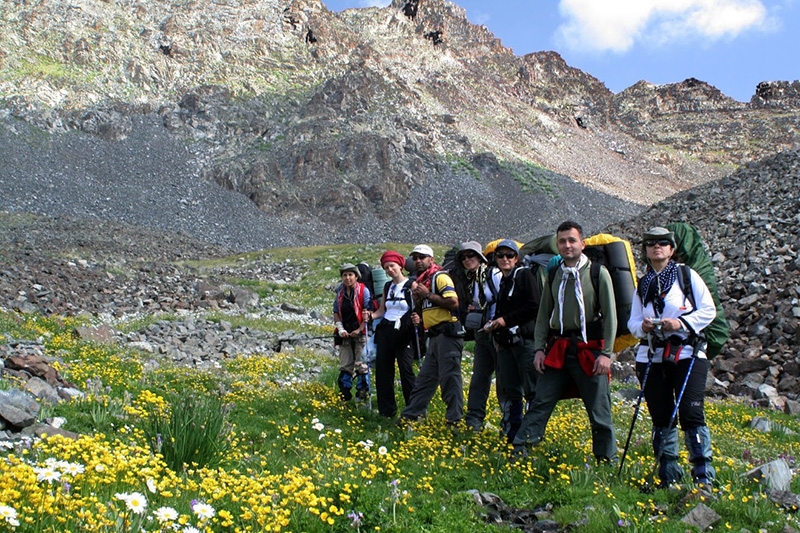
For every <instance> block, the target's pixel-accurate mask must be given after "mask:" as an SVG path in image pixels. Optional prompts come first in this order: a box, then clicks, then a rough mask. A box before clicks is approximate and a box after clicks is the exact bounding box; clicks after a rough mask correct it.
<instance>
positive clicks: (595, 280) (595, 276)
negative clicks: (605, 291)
mask: <svg viewBox="0 0 800 533" xmlns="http://www.w3.org/2000/svg"><path fill="white" fill-rule="evenodd" d="M601 268H603V265H601V264H600V263H598V262H597V261H592V264H591V265H590V266H589V274H590V277H591V278H592V288H593V289H594V294H595V300H597V295H598V294H600V269H601Z"/></svg>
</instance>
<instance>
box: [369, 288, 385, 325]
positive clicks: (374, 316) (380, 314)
mask: <svg viewBox="0 0 800 533" xmlns="http://www.w3.org/2000/svg"><path fill="white" fill-rule="evenodd" d="M385 314H386V293H384V295H383V298H381V305H380V307H378V310H377V311H375V312H374V313H372V320H375V319H377V318H381V317H383V315H385Z"/></svg>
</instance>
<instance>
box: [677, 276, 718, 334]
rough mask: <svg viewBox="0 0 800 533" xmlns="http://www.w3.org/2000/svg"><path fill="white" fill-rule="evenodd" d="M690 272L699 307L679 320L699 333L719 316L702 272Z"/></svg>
mask: <svg viewBox="0 0 800 533" xmlns="http://www.w3.org/2000/svg"><path fill="white" fill-rule="evenodd" d="M689 272H690V273H691V276H692V292H693V294H694V301H695V303H696V304H697V308H696V309H695V310H694V311H692V312H690V313H687V314H685V315H682V316H681V317H680V319H679V320H680V321H681V322H683V323H685V324H686V325H687V326H688V328H687V329H691V330H692V331H694V332H695V333H697V332H698V331H701V330H702V329H703V328H705V327H706V326H708V325H709V324H711V322H713V321H714V318H715V317H716V316H717V306H716V304H715V303H714V297H713V296H712V294H711V291H709V290H708V287H707V286H706V283H705V281H703V278H702V277H700V274H698V273H697V272H695V271H694V270H690V271H689ZM676 284H677V283H676Z"/></svg>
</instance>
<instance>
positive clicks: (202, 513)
mask: <svg viewBox="0 0 800 533" xmlns="http://www.w3.org/2000/svg"><path fill="white" fill-rule="evenodd" d="M192 511H194V514H196V515H197V517H198V518H200V519H201V520H208V519H209V518H212V517H213V516H214V514H215V511H214V508H213V507H211V506H210V505H208V504H207V503H203V502H197V503H196V504H194V505H193V506H192Z"/></svg>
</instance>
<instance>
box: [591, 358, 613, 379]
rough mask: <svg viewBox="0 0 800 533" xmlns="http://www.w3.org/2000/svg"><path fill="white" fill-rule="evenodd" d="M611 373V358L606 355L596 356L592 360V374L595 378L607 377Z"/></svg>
mask: <svg viewBox="0 0 800 533" xmlns="http://www.w3.org/2000/svg"><path fill="white" fill-rule="evenodd" d="M609 372H611V358H610V357H609V356H607V355H602V354H601V355H598V356H597V357H595V359H594V369H593V373H594V375H595V376H602V375H607V374H608V373H609Z"/></svg>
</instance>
